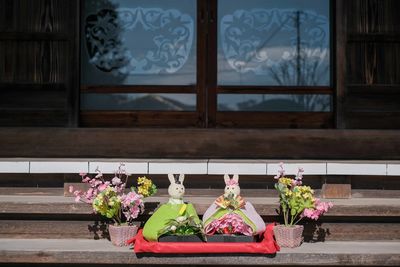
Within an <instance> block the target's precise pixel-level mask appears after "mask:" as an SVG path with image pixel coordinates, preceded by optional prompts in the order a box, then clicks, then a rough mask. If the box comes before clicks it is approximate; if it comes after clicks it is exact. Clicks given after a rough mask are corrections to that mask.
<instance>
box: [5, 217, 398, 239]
mask: <svg viewBox="0 0 400 267" xmlns="http://www.w3.org/2000/svg"><path fill="white" fill-rule="evenodd" d="M139 219H140V218H139ZM266 222H270V221H268V220H266ZM303 235H304V240H305V241H306V242H314V241H355V240H374V241H376V240H399V241H400V223H373V222H372V223H368V222H365V223H348V222H319V223H318V224H316V223H314V222H310V223H307V224H305V230H304V234H303ZM0 238H15V239H36V238H46V239H71V238H72V239H102V238H108V232H107V224H106V222H104V221H89V220H87V221H71V220H65V221H60V220H1V221H0Z"/></svg>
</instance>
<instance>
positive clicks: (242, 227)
mask: <svg viewBox="0 0 400 267" xmlns="http://www.w3.org/2000/svg"><path fill="white" fill-rule="evenodd" d="M205 232H206V233H207V234H208V235H214V234H225V235H246V236H251V235H252V234H253V230H252V229H251V227H250V226H248V225H247V224H246V223H245V222H244V221H243V218H242V217H240V216H239V215H238V214H236V213H227V214H226V215H224V216H223V217H222V218H221V219H219V220H214V221H212V222H211V223H210V224H209V225H207V228H206V229H205Z"/></svg>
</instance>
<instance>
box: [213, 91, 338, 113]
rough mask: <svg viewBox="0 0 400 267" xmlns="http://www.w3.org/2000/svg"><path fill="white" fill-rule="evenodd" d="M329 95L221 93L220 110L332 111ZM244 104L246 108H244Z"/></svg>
mask: <svg viewBox="0 0 400 267" xmlns="http://www.w3.org/2000/svg"><path fill="white" fill-rule="evenodd" d="M331 101H332V99H331V97H330V96H329V95H279V94H274V95H267V94H219V95H218V110H219V111H244V110H253V111H313V112H318V111H324V112H327V111H330V109H331V107H330V106H331ZM244 106H245V107H246V108H244Z"/></svg>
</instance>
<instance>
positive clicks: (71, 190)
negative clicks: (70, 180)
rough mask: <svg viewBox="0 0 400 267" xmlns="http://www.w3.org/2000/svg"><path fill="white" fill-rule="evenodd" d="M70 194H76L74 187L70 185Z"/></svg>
mask: <svg viewBox="0 0 400 267" xmlns="http://www.w3.org/2000/svg"><path fill="white" fill-rule="evenodd" d="M68 192H70V193H72V192H74V187H73V186H72V185H70V186H69V187H68Z"/></svg>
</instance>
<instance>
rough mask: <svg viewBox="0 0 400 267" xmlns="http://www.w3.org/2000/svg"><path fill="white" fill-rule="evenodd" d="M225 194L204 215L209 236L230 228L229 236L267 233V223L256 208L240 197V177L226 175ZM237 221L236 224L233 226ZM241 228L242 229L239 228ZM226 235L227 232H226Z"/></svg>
mask: <svg viewBox="0 0 400 267" xmlns="http://www.w3.org/2000/svg"><path fill="white" fill-rule="evenodd" d="M224 181H225V190H224V194H223V195H222V196H220V197H218V198H217V199H216V200H215V201H214V203H213V204H211V206H210V207H209V208H208V209H207V210H206V212H205V213H204V215H203V224H204V231H205V233H206V234H207V235H213V234H215V233H219V232H221V227H223V228H224V229H225V228H227V227H226V225H227V224H228V223H230V224H231V227H228V228H229V229H230V230H229V231H231V233H229V234H242V235H258V234H261V233H263V232H264V231H265V223H264V221H263V219H262V218H261V216H260V215H259V214H258V213H257V211H256V210H255V208H254V206H253V205H252V204H251V203H250V202H248V201H245V199H244V198H242V197H241V196H240V187H239V175H237V174H234V175H233V176H232V178H231V177H230V176H229V174H225V175H224ZM232 221H235V224H232ZM238 226H240V227H238ZM224 233H225V232H224Z"/></svg>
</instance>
